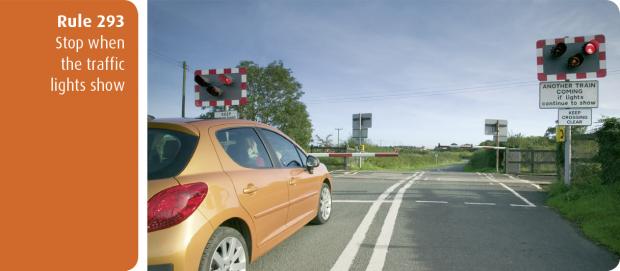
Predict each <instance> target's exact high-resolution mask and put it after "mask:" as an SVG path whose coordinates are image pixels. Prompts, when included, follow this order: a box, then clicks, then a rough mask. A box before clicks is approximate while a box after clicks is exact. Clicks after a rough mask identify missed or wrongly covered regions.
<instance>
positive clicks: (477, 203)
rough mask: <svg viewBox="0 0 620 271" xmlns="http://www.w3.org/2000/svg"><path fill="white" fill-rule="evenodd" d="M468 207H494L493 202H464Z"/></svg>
mask: <svg viewBox="0 0 620 271" xmlns="http://www.w3.org/2000/svg"><path fill="white" fill-rule="evenodd" d="M465 204H468V205H495V203H493V202H465Z"/></svg>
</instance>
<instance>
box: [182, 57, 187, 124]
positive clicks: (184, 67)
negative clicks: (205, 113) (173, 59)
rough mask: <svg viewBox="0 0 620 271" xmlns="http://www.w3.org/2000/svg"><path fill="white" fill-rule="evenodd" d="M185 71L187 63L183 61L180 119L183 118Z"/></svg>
mask: <svg viewBox="0 0 620 271" xmlns="http://www.w3.org/2000/svg"><path fill="white" fill-rule="evenodd" d="M186 71H187V63H185V61H183V95H182V98H181V118H185V78H186V77H187V76H186Z"/></svg>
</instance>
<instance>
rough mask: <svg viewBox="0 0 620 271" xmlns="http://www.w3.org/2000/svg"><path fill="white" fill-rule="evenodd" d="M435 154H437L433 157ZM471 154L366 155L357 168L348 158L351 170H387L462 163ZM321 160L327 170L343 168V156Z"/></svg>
mask: <svg viewBox="0 0 620 271" xmlns="http://www.w3.org/2000/svg"><path fill="white" fill-rule="evenodd" d="M435 155H437V156H436V157H435ZM470 155H471V153H470V152H466V151H465V152H463V151H454V152H450V151H446V152H430V151H419V152H401V153H400V154H399V156H398V157H368V158H364V162H363V165H362V168H359V164H358V162H357V158H348V160H349V169H351V170H388V171H412V170H422V169H431V168H436V167H441V166H446V165H452V164H458V163H464V161H463V160H464V159H467V158H468V157H469V156H470ZM320 160H321V162H322V163H323V164H325V165H326V166H327V168H328V169H329V170H335V169H344V159H343V158H327V157H325V158H320Z"/></svg>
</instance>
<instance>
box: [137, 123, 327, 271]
mask: <svg viewBox="0 0 620 271" xmlns="http://www.w3.org/2000/svg"><path fill="white" fill-rule="evenodd" d="M148 127H149V129H148V179H149V181H148V193H149V201H148V264H149V267H148V270H150V271H164V270H166V271H169V270H175V271H177V270H245V269H246V268H247V266H248V263H249V261H254V260H256V259H257V258H258V257H260V256H261V255H263V254H265V253H266V252H268V251H269V250H270V249H272V248H273V247H274V246H276V245H277V244H279V243H280V242H282V241H284V240H285V239H286V238H287V237H289V236H291V235H292V234H293V233H295V232H296V231H298V230H299V229H301V228H302V227H303V226H304V225H306V224H307V223H308V222H313V223H317V224H323V223H325V222H327V221H328V220H329V218H330V214H331V187H332V177H331V175H330V174H329V172H328V171H327V169H326V168H325V165H323V164H320V162H319V160H318V159H317V158H315V157H313V156H308V155H306V153H304V151H303V150H302V148H300V147H299V146H298V145H297V144H296V143H295V142H293V140H291V139H290V138H288V137H287V136H286V135H284V134H283V133H282V132H280V131H278V130H277V129H275V128H272V127H270V126H268V125H264V124H260V123H257V122H252V121H245V120H195V119H155V120H151V121H149V124H148Z"/></svg>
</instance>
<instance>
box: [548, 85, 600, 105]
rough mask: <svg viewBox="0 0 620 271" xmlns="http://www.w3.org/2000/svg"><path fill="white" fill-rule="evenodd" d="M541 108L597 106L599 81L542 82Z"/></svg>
mask: <svg viewBox="0 0 620 271" xmlns="http://www.w3.org/2000/svg"><path fill="white" fill-rule="evenodd" d="M538 106H539V108H540V109H556V108H596V107H598V81H596V80H589V81H570V82H540V87H539V102H538Z"/></svg>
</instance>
